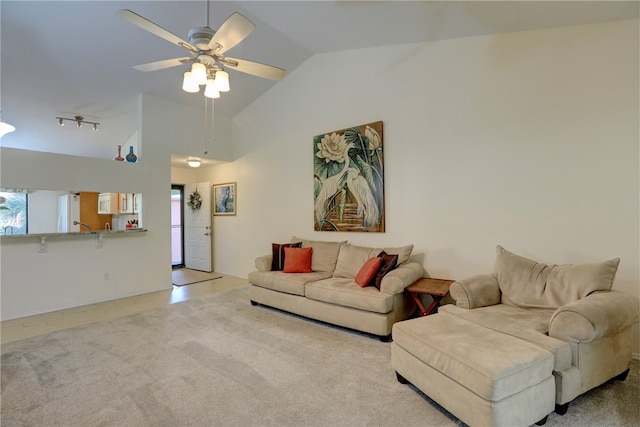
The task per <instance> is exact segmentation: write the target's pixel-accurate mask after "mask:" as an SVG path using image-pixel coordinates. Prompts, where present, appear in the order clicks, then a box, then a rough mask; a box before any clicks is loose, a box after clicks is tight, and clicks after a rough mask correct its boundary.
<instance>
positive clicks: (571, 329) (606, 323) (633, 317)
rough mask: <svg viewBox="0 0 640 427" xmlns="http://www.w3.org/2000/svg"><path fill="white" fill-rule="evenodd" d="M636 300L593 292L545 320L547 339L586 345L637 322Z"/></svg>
mask: <svg viewBox="0 0 640 427" xmlns="http://www.w3.org/2000/svg"><path fill="white" fill-rule="evenodd" d="M639 304H640V300H638V298H636V297H634V296H632V295H628V294H625V293H623V292H620V291H613V290H612V291H603V292H594V293H592V294H590V295H588V296H587V297H585V298H582V299H581V300H578V301H574V302H572V303H570V304H567V305H564V306H562V307H560V308H558V309H557V310H556V311H555V313H553V315H552V316H551V320H550V321H549V336H551V337H554V338H558V339H561V340H564V341H573V342H590V341H593V340H595V339H597V338H601V337H604V336H607V335H611V334H614V333H616V332H618V331H620V330H622V329H625V328H627V327H629V326H631V325H633V324H635V323H637V322H638V316H639V313H638V312H639V311H640V310H639V308H638V305H639Z"/></svg>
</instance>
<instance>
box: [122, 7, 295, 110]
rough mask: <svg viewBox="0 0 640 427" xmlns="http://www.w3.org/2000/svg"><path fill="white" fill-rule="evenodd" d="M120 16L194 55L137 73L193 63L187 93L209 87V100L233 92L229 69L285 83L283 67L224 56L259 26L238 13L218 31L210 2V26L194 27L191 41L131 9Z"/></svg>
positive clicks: (141, 68)
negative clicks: (201, 86)
mask: <svg viewBox="0 0 640 427" xmlns="http://www.w3.org/2000/svg"><path fill="white" fill-rule="evenodd" d="M116 14H117V15H118V16H119V17H120V18H122V19H124V20H126V21H129V22H131V23H132V24H134V25H136V26H138V27H140V28H142V29H143V30H145V31H148V32H150V33H152V34H154V35H156V36H158V37H160V38H163V39H165V40H167V41H168V42H171V43H173V44H176V45H178V46H181V47H183V48H185V49H187V50H188V51H189V53H190V54H191V56H187V57H182V58H173V59H165V60H163V61H157V62H150V63H148V64H142V65H136V66H134V67H133V68H135V69H136V70H139V71H145V72H146V71H157V70H163V69H165V68H171V67H175V66H178V65H182V64H193V65H192V66H191V70H190V71H187V72H185V73H184V79H183V84H182V89H183V90H185V91H187V92H192V93H195V92H198V91H199V90H200V88H199V86H200V85H206V87H205V93H204V94H205V96H207V97H209V98H218V97H220V92H226V91H228V90H229V75H228V74H227V72H226V71H225V67H227V68H229V69H232V70H236V71H240V72H243V73H247V74H251V75H254V76H258V77H262V78H266V79H271V80H282V78H284V75H285V73H286V71H285V70H283V69H282V68H278V67H274V66H272V65H267V64H261V63H259V62H254V61H248V60H246V59H239V58H230V57H227V56H225V55H224V54H225V52H227V51H228V50H230V49H231V48H233V47H234V46H236V45H237V44H238V43H240V42H241V41H242V40H244V39H245V38H246V37H247V36H248V35H249V34H251V32H252V31H253V30H254V29H255V27H256V26H255V24H253V22H251V21H250V20H249V19H247V18H246V17H244V16H242V15H241V14H239V13H238V12H235V13H234V14H233V15H231V16H230V17H229V18H228V19H227V20H226V21H225V22H224V23H223V24H222V25H221V26H220V28H219V29H218V30H217V31H215V30H213V29H211V28H210V27H209V2H207V25H206V26H205V27H195V28H192V29H191V30H190V31H189V34H188V39H189V41H188V42H187V41H185V40H183V39H181V38H180V37H178V36H176V35H175V34H173V33H171V32H169V31H167V30H165V29H164V28H162V27H160V26H159V25H158V24H156V23H154V22H151V21H149V20H148V19H146V18H144V17H143V16H140V15H138V14H137V13H135V12H133V11H131V10H129V9H122V10H119V11H117V12H116Z"/></svg>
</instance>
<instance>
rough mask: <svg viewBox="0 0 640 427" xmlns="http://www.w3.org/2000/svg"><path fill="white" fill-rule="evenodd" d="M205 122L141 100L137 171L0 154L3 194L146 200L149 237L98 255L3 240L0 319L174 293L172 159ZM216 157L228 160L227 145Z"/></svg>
mask: <svg viewBox="0 0 640 427" xmlns="http://www.w3.org/2000/svg"><path fill="white" fill-rule="evenodd" d="M201 117H202V114H201V112H200V111H198V110H194V109H190V108H187V107H182V106H177V105H173V104H170V103H167V102H166V101H162V100H160V99H156V98H153V97H150V96H146V95H145V96H141V97H140V100H139V130H138V135H139V137H140V141H139V147H140V150H139V152H138V153H137V154H138V156H139V162H138V163H136V164H129V163H127V162H115V161H111V160H104V159H93V158H86V157H75V156H68V155H63V154H52V153H43V152H35V151H27V150H18V149H12V148H6V147H0V161H1V166H2V169H1V175H0V183H1V184H0V185H1V186H4V187H18V188H31V189H59V190H70V189H73V190H77V189H80V190H83V191H98V192H100V191H110V192H122V193H141V194H142V195H143V209H142V221H141V223H142V224H143V226H144V228H146V229H148V230H149V231H148V232H146V233H137V234H135V235H127V236H121V235H120V236H110V237H105V238H104V239H103V245H102V248H100V249H96V248H95V247H94V239H93V238H88V237H61V238H51V239H49V240H48V243H47V252H46V253H37V252H36V239H35V238H22V239H18V238H14V239H10V238H5V239H0V241H1V244H0V260H1V266H2V269H1V273H0V291H1V295H0V296H1V300H2V303H1V313H0V319H2V320H6V319H11V318H17V317H23V316H27V315H31V314H37V313H43V312H48V311H53V310H59V309H63V308H68V307H74V306H79V305H85V304H90V303H94V302H99V301H105V300H111V299H116V298H120V297H124V296H129V295H137V294H142V293H146V292H152V291H158V290H163V289H170V288H171V241H170V194H171V166H170V157H171V154H172V153H178V154H181V153H186V154H189V150H190V148H189V147H191V146H192V145H197V143H200V142H202V141H203V135H204V127H203V124H202V123H201ZM106 129H108V127H105V131H108V130H106ZM225 132H226V133H228V134H230V132H229V131H225ZM51 137H52V138H54V139H55V138H56V135H55V134H52V135H51ZM216 150H218V151H219V152H221V153H223V154H222V155H221V156H224V153H225V152H230V149H229V148H228V147H226V146H225V145H224V144H223V143H220V144H219V146H218V147H216V148H215V149H214V150H213V151H216ZM106 272H108V273H109V275H110V279H109V280H104V273H106Z"/></svg>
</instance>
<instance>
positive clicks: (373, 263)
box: [356, 257, 382, 288]
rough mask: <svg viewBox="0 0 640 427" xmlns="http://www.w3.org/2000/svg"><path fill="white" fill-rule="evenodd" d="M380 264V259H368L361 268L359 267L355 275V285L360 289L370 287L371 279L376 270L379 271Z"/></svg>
mask: <svg viewBox="0 0 640 427" xmlns="http://www.w3.org/2000/svg"><path fill="white" fill-rule="evenodd" d="M381 264H382V258H378V257H375V258H370V259H368V260H367V262H365V263H364V265H363V266H362V267H360V271H358V274H356V283H357V284H358V286H360V287H361V288H364V287H365V286H369V285H372V284H373V283H372V282H373V279H374V278H375V276H376V274H377V273H378V270H380V265H381Z"/></svg>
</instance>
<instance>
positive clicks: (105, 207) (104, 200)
mask: <svg viewBox="0 0 640 427" xmlns="http://www.w3.org/2000/svg"><path fill="white" fill-rule="evenodd" d="M118 207H119V202H118V193H100V194H98V214H100V215H117V214H118V213H119V212H118Z"/></svg>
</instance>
